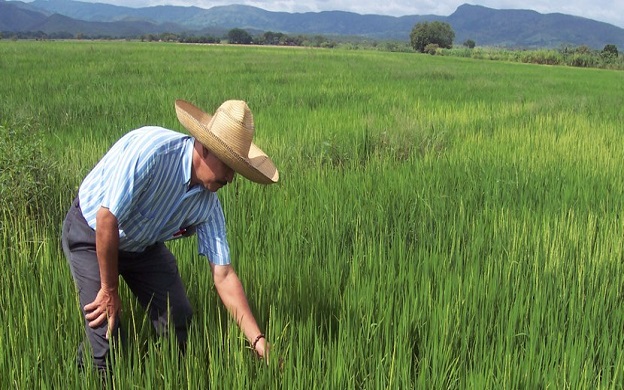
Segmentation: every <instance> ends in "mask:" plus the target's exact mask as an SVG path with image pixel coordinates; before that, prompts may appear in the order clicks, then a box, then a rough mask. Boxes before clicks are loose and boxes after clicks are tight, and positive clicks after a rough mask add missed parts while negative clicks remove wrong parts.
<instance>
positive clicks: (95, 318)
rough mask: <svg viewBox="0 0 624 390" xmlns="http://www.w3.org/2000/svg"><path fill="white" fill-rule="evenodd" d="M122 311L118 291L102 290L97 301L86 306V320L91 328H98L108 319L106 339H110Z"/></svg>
mask: <svg viewBox="0 0 624 390" xmlns="http://www.w3.org/2000/svg"><path fill="white" fill-rule="evenodd" d="M120 309H121V299H119V294H118V292H117V289H104V288H100V291H98V294H97V296H96V297H95V300H94V301H93V302H91V303H89V304H88V305H85V307H84V311H85V318H86V319H87V321H89V326H90V327H92V328H97V327H98V326H100V325H102V324H103V323H104V321H106V320H107V319H108V330H107V332H106V338H107V339H108V337H109V335H110V334H111V332H112V330H113V328H114V327H115V323H116V321H117V315H118V314H119V310H120Z"/></svg>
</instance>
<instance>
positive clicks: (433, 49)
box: [423, 43, 440, 55]
mask: <svg viewBox="0 0 624 390" xmlns="http://www.w3.org/2000/svg"><path fill="white" fill-rule="evenodd" d="M438 49H440V45H438V44H435V43H430V44H428V45H427V46H425V50H424V51H423V53H427V54H431V55H434V54H436V53H437V51H438Z"/></svg>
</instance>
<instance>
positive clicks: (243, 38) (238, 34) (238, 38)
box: [228, 28, 252, 45]
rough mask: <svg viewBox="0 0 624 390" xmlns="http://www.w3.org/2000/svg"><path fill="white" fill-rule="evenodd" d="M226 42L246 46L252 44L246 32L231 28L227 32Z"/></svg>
mask: <svg viewBox="0 0 624 390" xmlns="http://www.w3.org/2000/svg"><path fill="white" fill-rule="evenodd" d="M228 41H229V42H230V43H234V44H242V45H248V44H250V43H251V42H252V39H251V35H249V33H248V32H247V31H245V30H243V29H240V28H233V29H231V30H230V31H229V32H228Z"/></svg>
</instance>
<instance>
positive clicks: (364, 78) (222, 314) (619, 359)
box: [0, 41, 624, 389]
mask: <svg viewBox="0 0 624 390" xmlns="http://www.w3.org/2000/svg"><path fill="white" fill-rule="evenodd" d="M0 74H1V76H0V77H1V80H2V81H1V82H0V102H1V103H0V130H2V138H3V139H2V140H0V147H1V149H0V152H2V153H0V154H3V156H0V168H1V169H2V173H1V175H0V178H1V179H2V181H1V184H2V191H3V192H2V194H3V195H2V196H3V198H2V211H1V212H0V229H1V231H0V245H1V247H0V269H1V270H2V271H1V272H0V287H1V288H0V308H1V309H0V324H2V327H1V328H0V388H2V389H8V388H18V389H35V388H51V389H56V388H92V389H95V388H98V385H99V382H98V380H97V378H96V375H95V374H94V373H93V372H91V371H89V370H88V371H87V372H86V373H81V372H80V371H79V370H78V368H77V367H76V364H75V355H76V347H77V345H78V343H79V342H80V341H82V339H83V332H84V330H83V327H82V322H81V320H80V312H79V305H78V300H77V295H76V294H75V290H74V289H75V288H74V285H73V281H72V278H71V275H70V271H69V267H68V265H67V262H66V260H65V258H64V256H63V254H62V251H61V249H60V237H59V236H60V226H61V223H62V219H63V217H64V214H65V212H66V210H67V209H68V207H69V205H70V202H71V199H72V198H73V196H75V194H76V190H77V187H78V185H79V184H80V181H81V179H82V178H83V176H84V175H85V174H86V173H87V172H88V171H89V170H90V169H91V167H92V166H93V165H94V164H95V163H96V162H97V160H98V159H99V158H100V156H101V155H102V154H103V153H105V151H106V150H107V149H108V148H109V147H110V145H111V144H112V143H113V142H114V141H115V140H116V139H117V138H119V137H120V136H121V135H122V134H124V133H125V132H127V131H129V130H131V129H133V128H136V127H140V126H142V125H146V124H152V125H160V126H164V127H168V128H172V129H175V130H179V131H184V130H183V128H182V126H181V125H180V124H179V123H178V122H177V119H176V115H175V111H174V101H175V99H178V98H182V99H186V100H189V101H191V102H193V103H195V104H196V105H198V106H199V107H202V108H204V109H205V110H207V111H212V110H215V109H216V108H217V107H218V106H219V105H220V104H221V102H223V101H224V100H227V99H244V100H246V101H247V102H248V104H249V106H250V107H251V109H252V110H253V112H254V116H255V122H256V142H257V143H258V144H259V145H260V146H261V147H262V148H263V149H264V150H265V151H266V152H268V154H269V155H270V156H271V157H272V159H273V161H274V162H275V163H276V165H277V166H278V168H279V169H280V182H279V184H277V185H274V186H269V187H262V186H258V185H255V184H253V183H251V182H248V181H245V180H244V179H242V178H237V179H236V180H235V182H234V183H233V184H232V185H231V186H228V187H226V188H224V189H222V190H221V191H220V192H219V194H220V198H221V202H222V204H223V207H224V212H225V215H226V218H227V228H228V234H229V241H230V246H231V250H232V259H233V263H234V266H235V268H236V270H237V272H238V274H239V277H240V278H241V281H242V282H243V285H244V286H245V288H246V291H247V295H248V298H249V301H250V304H251V306H252V308H253V311H254V313H255V314H256V318H257V319H258V321H259V323H260V325H261V327H262V328H263V329H264V330H265V331H266V334H267V338H268V340H269V341H270V342H271V346H272V349H271V357H270V360H269V362H268V365H266V364H264V363H263V362H262V361H260V360H258V359H257V358H256V357H255V356H254V355H253V353H252V352H251V351H250V349H249V347H248V345H247V343H246V341H245V340H244V337H243V336H242V334H241V333H240V331H239V330H238V328H237V327H236V324H235V323H234V322H233V321H231V320H230V319H229V317H228V315H227V312H226V311H225V309H224V308H223V306H222V305H221V303H220V302H219V300H218V295H217V294H216V292H215V290H214V288H213V287H212V280H211V276H210V269H209V265H208V262H207V261H206V259H205V258H203V257H200V256H198V255H197V252H196V242H195V241H194V239H190V240H186V241H176V242H174V243H171V245H170V247H171V249H172V251H173V252H174V254H175V255H176V256H177V257H178V264H179V267H180V271H181V274H182V278H183V280H184V281H185V283H186V286H187V292H188V294H189V298H190V299H191V302H192V304H193V305H194V308H195V315H194V319H193V322H192V325H191V329H190V335H189V345H188V350H187V354H186V355H185V356H184V357H183V358H178V353H177V346H176V343H175V342H174V340H172V339H163V340H160V339H158V338H157V337H155V335H154V332H153V330H152V329H151V324H150V322H149V320H148V319H147V318H146V316H145V315H144V313H143V310H142V309H141V308H140V306H139V305H138V303H136V302H135V300H134V298H133V297H132V295H131V294H130V293H129V291H128V290H127V289H126V288H125V285H124V284H123V282H122V283H121V288H122V290H121V294H122V300H123V305H124V306H123V312H122V321H123V324H124V327H125V328H126V330H128V342H127V343H126V345H124V346H123V347H121V348H118V349H116V355H117V356H116V361H117V364H116V365H115V367H114V377H113V379H112V381H110V382H108V384H109V386H110V387H111V388H117V389H130V388H149V389H151V388H162V389H177V388H187V389H204V388H216V389H242V388H294V389H313V388H324V389H356V388H357V389H359V388H366V389H382V388H388V389H406V388H424V389H445V388H453V389H454V388H457V389H466V388H471V389H485V388H492V389H500V388H529V389H532V388H553V389H562V388H570V389H579V388H605V389H620V388H622V387H624V277H623V274H624V219H623V218H622V213H623V212H624V176H623V175H622V165H623V164H622V163H623V162H624V148H623V141H622V140H623V135H624V127H623V124H624V108H623V107H624V72H621V71H606V70H595V69H576V68H567V67H547V66H536V65H526V64H517V63H504V62H491V61H479V60H472V59H460V58H449V57H438V56H428V55H419V54H413V53H382V52H374V51H357V50H352V51H348V50H319V49H288V48H266V47H262V48H257V47H228V46H220V45H216V46H207V45H181V44H166V43H138V42H7V41H0ZM24 139H26V140H27V141H28V142H24V141H23V140H24ZM41 164H43V168H44V169H41V167H40V166H39V167H38V165H41ZM35 170H36V171H37V174H33V173H32V172H33V171H35ZM42 172H43V173H42Z"/></svg>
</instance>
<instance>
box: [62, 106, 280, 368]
mask: <svg viewBox="0 0 624 390" xmlns="http://www.w3.org/2000/svg"><path fill="white" fill-rule="evenodd" d="M175 108H176V113H177V116H178V119H179V120H180V122H181V123H182V125H183V126H184V127H185V128H186V129H187V130H188V131H189V132H190V134H191V135H192V137H191V136H188V135H184V134H180V133H177V132H174V131H171V130H167V129H164V128H161V127H151V126H150V127H143V128H140V129H137V130H134V131H131V132H130V133H128V134H126V135H125V136H124V137H122V138H121V139H120V140H119V141H117V143H115V145H113V147H112V148H111V149H110V151H109V152H108V153H107V154H106V155H105V156H104V157H103V158H102V160H100V161H99V163H98V164H97V165H96V166H95V168H93V170H92V171H91V172H90V173H89V174H88V175H87V177H86V178H85V180H84V181H83V182H82V184H81V186H80V189H79V192H78V197H77V198H76V199H75V200H74V202H73V205H72V207H71V208H70V210H69V212H68V214H67V217H66V218H65V221H64V223H63V234H62V244H63V251H64V252H65V256H66V257H67V260H68V262H69V265H70V268H71V272H72V276H73V278H74V281H75V283H76V287H77V290H78V294H79V298H80V305H81V307H82V310H83V316H84V322H85V329H86V334H87V339H88V341H89V343H90V345H91V351H92V353H93V362H94V364H95V366H96V367H97V368H98V369H101V370H103V371H104V370H106V368H107V364H108V362H107V361H108V356H109V342H108V339H109V336H115V335H116V334H117V331H118V328H119V312H120V308H121V302H120V299H119V294H118V283H119V275H121V276H122V277H123V278H124V280H125V282H126V284H127V285H128V287H129V288H130V290H131V291H132V293H133V294H134V295H135V296H136V297H137V299H138V300H139V302H140V303H141V305H143V307H145V308H146V310H147V313H148V315H149V317H150V319H151V321H152V323H153V325H154V327H155V329H156V331H157V332H158V333H163V332H165V331H166V330H167V329H168V327H171V328H172V329H175V333H176V337H177V340H178V343H179V344H180V347H181V348H182V350H184V346H185V344H186V339H187V326H188V323H189V321H190V319H191V315H192V308H191V305H190V303H189V300H188V297H187V295H186V292H185V290H184V286H183V284H182V280H181V278H180V274H179V272H178V268H177V265H176V259H175V258H174V256H173V255H172V253H171V252H170V251H169V250H168V249H167V247H166V246H165V245H164V242H165V241H167V240H170V239H174V238H179V237H183V236H187V235H190V234H192V233H194V232H197V237H198V247H199V253H200V254H202V255H204V256H206V257H207V258H208V260H209V261H210V267H211V271H212V276H213V281H214V284H215V287H216V290H217V292H218V294H219V297H220V298H221V301H222V302H223V304H224V305H225V307H227V309H228V311H229V312H230V314H231V315H232V316H233V318H235V320H236V322H237V324H238V325H239V327H240V328H241V330H242V331H243V333H244V334H245V336H246V337H247V339H248V340H249V342H250V344H251V346H252V348H253V349H254V350H255V351H256V352H257V354H258V355H259V356H261V357H266V356H267V353H268V351H267V344H266V342H265V338H264V335H263V334H262V332H261V331H260V328H259V326H258V324H257V323H256V320H255V318H254V316H253V314H252V312H251V310H250V307H249V304H248V302H247V298H246V295H245V292H244V290H243V287H242V285H241V282H240V280H239V279H238V276H237V275H236V272H235V271H234V269H233V268H232V265H231V264H230V256H229V247H228V243H227V239H226V233H225V219H224V215H223V211H222V208H221V204H220V203H219V199H218V197H217V195H216V192H217V191H218V190H219V189H220V188H221V187H223V186H225V185H227V184H228V183H230V182H231V181H232V180H233V179H234V175H235V173H239V174H241V175H243V176H244V177H246V178H247V179H250V180H252V181H254V182H258V183H262V184H271V183H275V182H277V181H278V178H279V174H278V171H277V169H276V167H275V165H274V164H273V162H272V161H271V160H270V159H269V158H268V156H267V155H266V154H265V153H264V152H263V151H262V150H260V149H259V148H258V147H257V146H256V145H255V144H254V143H253V142H252V138H253V133H254V122H253V116H252V113H251V111H250V109H249V107H248V106H247V104H246V103H245V102H243V101H237V100H229V101H226V102H225V103H223V104H222V105H221V107H219V109H218V110H217V111H216V113H215V114H214V116H210V115H208V114H206V113H204V112H202V111H201V110H200V109H199V108H197V107H195V106H193V105H192V104H191V103H188V102H185V101H182V100H178V101H176V104H175ZM169 322H172V323H171V324H170V323H169ZM82 351H83V349H82V348H80V349H79V356H78V363H79V365H81V366H82V364H83V361H82V359H83V358H82Z"/></svg>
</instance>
